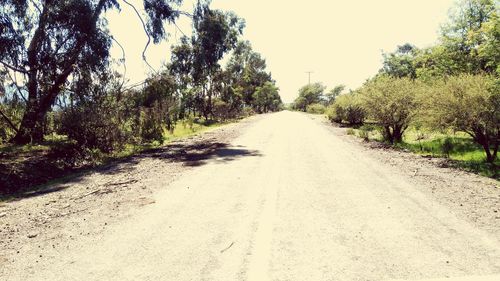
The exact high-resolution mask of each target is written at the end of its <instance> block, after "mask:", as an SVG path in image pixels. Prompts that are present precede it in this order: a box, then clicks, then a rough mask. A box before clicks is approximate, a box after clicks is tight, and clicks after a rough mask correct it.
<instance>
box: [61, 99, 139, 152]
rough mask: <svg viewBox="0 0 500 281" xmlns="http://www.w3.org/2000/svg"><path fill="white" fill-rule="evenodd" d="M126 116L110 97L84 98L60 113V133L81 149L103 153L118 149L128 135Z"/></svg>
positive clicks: (126, 139) (128, 128)
mask: <svg viewBox="0 0 500 281" xmlns="http://www.w3.org/2000/svg"><path fill="white" fill-rule="evenodd" d="M127 118H128V117H127V116H126V115H125V111H124V109H123V108H122V107H121V106H120V104H119V103H118V102H117V101H116V100H115V99H114V98H113V97H111V96H108V97H105V98H104V99H102V100H101V99H98V100H93V101H86V102H82V103H80V104H78V106H76V107H74V108H68V109H66V110H64V111H63V112H62V114H61V120H60V122H61V126H60V128H59V133H61V134H65V135H67V136H68V137H69V138H70V139H73V140H75V141H76V142H77V144H78V145H79V146H80V147H81V148H82V149H84V148H88V149H94V148H97V149H99V150H101V151H102V152H106V153H108V152H111V151H113V150H115V149H120V148H122V147H123V145H124V144H125V143H126V142H127V141H128V140H129V139H130V138H131V136H132V131H131V128H130V126H128V124H129V123H128V122H127Z"/></svg>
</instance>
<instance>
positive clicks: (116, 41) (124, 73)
mask: <svg viewBox="0 0 500 281" xmlns="http://www.w3.org/2000/svg"><path fill="white" fill-rule="evenodd" d="M110 38H111V40H113V41H114V42H115V43H116V44H117V45H118V47H120V49H121V50H122V59H121V60H122V63H123V79H122V84H121V85H120V89H121V88H122V87H123V85H124V84H125V79H126V77H125V76H127V64H126V63H125V60H126V58H125V49H124V48H123V46H122V44H120V42H118V40H116V39H115V37H113V36H110Z"/></svg>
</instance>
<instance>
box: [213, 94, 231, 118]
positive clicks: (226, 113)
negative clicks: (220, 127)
mask: <svg viewBox="0 0 500 281" xmlns="http://www.w3.org/2000/svg"><path fill="white" fill-rule="evenodd" d="M230 111H231V105H230V104H228V103H227V102H225V101H223V100H221V99H215V100H214V102H213V105H212V113H213V115H214V117H215V118H217V119H218V120H221V121H226V120H227V119H229V118H230Z"/></svg>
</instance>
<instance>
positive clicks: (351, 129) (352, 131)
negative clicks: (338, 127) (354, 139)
mask: <svg viewBox="0 0 500 281" xmlns="http://www.w3.org/2000/svg"><path fill="white" fill-rule="evenodd" d="M346 133H347V134H348V135H350V136H354V135H355V134H356V131H354V129H353V128H349V129H347V131H346Z"/></svg>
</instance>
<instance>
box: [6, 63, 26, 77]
mask: <svg viewBox="0 0 500 281" xmlns="http://www.w3.org/2000/svg"><path fill="white" fill-rule="evenodd" d="M0 63H1V64H3V66H5V67H6V68H8V69H10V70H12V71H16V72H21V73H24V74H26V73H28V71H27V70H26V69H21V68H18V67H15V66H12V65H10V64H8V63H6V62H4V61H0Z"/></svg>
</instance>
